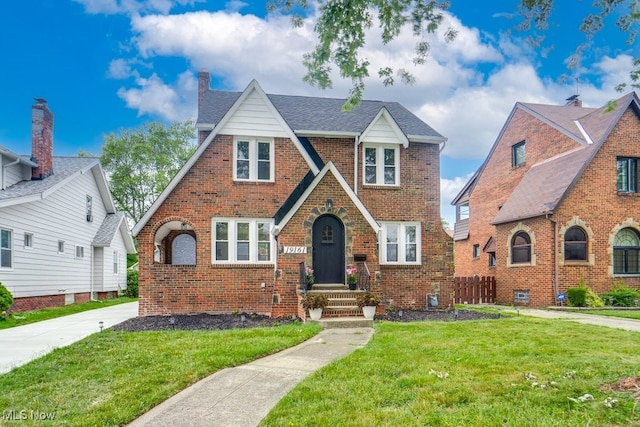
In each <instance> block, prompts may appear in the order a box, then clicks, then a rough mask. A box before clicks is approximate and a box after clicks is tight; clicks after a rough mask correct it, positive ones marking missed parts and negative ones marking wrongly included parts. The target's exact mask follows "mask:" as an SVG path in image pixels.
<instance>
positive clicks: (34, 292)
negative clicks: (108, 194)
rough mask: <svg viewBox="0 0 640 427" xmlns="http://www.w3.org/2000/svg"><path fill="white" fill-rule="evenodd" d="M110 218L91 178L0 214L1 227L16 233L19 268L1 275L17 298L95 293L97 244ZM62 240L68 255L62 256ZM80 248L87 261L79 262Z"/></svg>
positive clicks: (80, 178) (79, 179)
mask: <svg viewBox="0 0 640 427" xmlns="http://www.w3.org/2000/svg"><path fill="white" fill-rule="evenodd" d="M87 194H88V195H90V196H92V197H93V215H94V220H93V222H87V220H86V215H85V207H86V196H87ZM105 215H106V210H105V208H104V205H103V203H102V198H101V197H100V194H99V192H98V187H97V185H96V182H95V180H94V178H93V175H92V174H91V173H85V174H83V175H80V176H78V177H77V178H75V179H74V180H73V181H72V182H69V183H68V185H66V186H65V187H63V188H61V189H59V190H58V191H56V192H55V193H53V194H52V195H50V196H49V197H47V198H45V199H43V200H40V201H37V202H31V203H23V204H19V205H13V206H9V207H6V208H2V209H0V227H3V228H8V229H11V230H12V232H13V242H12V243H13V245H12V246H13V268H12V269H10V270H7V269H0V281H2V283H3V284H4V285H5V286H6V287H7V288H8V289H9V291H11V293H12V294H13V296H14V297H26V296H38V295H55V294H62V293H65V294H68V293H78V292H89V291H90V289H91V271H92V268H91V267H92V255H93V254H92V242H93V238H94V236H95V234H96V232H97V231H98V228H99V227H100V225H101V223H102V220H103V218H104V217H105ZM25 232H27V233H31V234H33V248H31V249H25V247H24V244H23V242H24V233H25ZM60 240H63V241H64V242H65V253H64V254H59V253H58V241H60ZM76 245H81V246H84V258H76V257H75V246H76ZM124 252H125V251H123V253H124Z"/></svg>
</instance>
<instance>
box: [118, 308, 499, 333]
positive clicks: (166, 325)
mask: <svg viewBox="0 0 640 427" xmlns="http://www.w3.org/2000/svg"><path fill="white" fill-rule="evenodd" d="M457 312H458V314H457V316H456V314H455V311H454V310H428V311H427V310H398V311H387V313H386V314H384V315H381V316H378V315H376V320H386V321H390V322H415V321H429V320H437V321H460V320H480V319H497V318H499V317H500V316H499V315H497V314H490V313H481V312H478V311H474V310H457ZM243 318H244V320H243ZM171 319H173V320H171ZM298 321H299V319H295V318H292V317H268V316H264V315H260V314H255V313H254V314H247V313H240V314H207V313H202V314H191V315H174V316H145V317H135V318H133V319H129V320H125V321H124V322H122V323H119V324H117V325H115V326H114V327H113V328H112V329H113V330H115V331H161V330H171V329H180V330H211V329H235V328H255V327H264V326H277V325H286V324H290V323H294V322H298Z"/></svg>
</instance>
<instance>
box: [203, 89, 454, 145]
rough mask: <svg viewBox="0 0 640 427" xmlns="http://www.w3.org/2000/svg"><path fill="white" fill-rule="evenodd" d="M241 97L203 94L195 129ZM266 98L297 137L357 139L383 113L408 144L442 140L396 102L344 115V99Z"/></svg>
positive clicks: (369, 105)
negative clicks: (350, 137)
mask: <svg viewBox="0 0 640 427" xmlns="http://www.w3.org/2000/svg"><path fill="white" fill-rule="evenodd" d="M243 93H244V92H226V91H217V90H209V91H207V92H206V93H205V94H204V97H203V102H202V105H201V106H200V108H199V111H198V120H197V123H198V127H199V128H206V127H212V126H215V125H217V124H218V123H219V122H220V121H221V120H222V119H223V117H224V116H225V115H226V114H227V112H228V111H229V109H230V108H231V106H232V105H233V104H234V103H235V102H236V101H237V100H238V98H240V96H241V95H242V94H243ZM267 97H268V98H269V100H270V101H271V103H272V104H273V106H274V107H275V108H276V109H277V110H278V112H279V113H280V115H281V116H282V118H283V119H284V120H285V121H286V122H287V124H288V126H289V127H290V128H291V129H292V130H293V132H294V133H296V134H297V135H336V136H337V135H343V136H347V135H354V136H355V135H360V134H362V133H363V132H364V131H365V130H366V129H367V128H368V127H369V126H370V125H371V123H372V122H374V120H375V119H376V117H377V116H378V115H379V114H380V112H381V110H382V109H386V110H387V112H388V114H389V116H390V117H391V118H392V119H393V121H394V122H395V123H396V124H397V126H398V127H399V129H400V130H401V131H402V133H403V134H404V135H406V137H407V138H409V140H411V141H414V142H432V143H440V142H444V141H445V140H446V138H445V137H443V136H442V135H440V134H439V133H438V132H436V131H435V130H434V129H433V128H432V127H430V126H429V125H427V124H426V123H425V122H423V121H422V120H420V119H419V118H418V117H417V116H416V115H414V114H413V113H412V112H410V111H409V110H407V109H406V108H405V107H403V106H402V105H401V104H399V103H397V102H385V101H368V100H363V101H362V102H361V103H360V105H358V106H357V107H355V108H353V109H352V110H350V111H344V110H343V109H342V106H343V105H344V99H338V98H317V97H311V96H292V95H269V94H268V95H267Z"/></svg>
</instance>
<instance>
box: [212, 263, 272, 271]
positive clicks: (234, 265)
mask: <svg viewBox="0 0 640 427" xmlns="http://www.w3.org/2000/svg"><path fill="white" fill-rule="evenodd" d="M274 266H275V264H274V263H272V262H260V263H257V262H255V263H253V262H224V263H223V262H213V263H211V267H213V268H264V269H267V268H269V269H273V267H274Z"/></svg>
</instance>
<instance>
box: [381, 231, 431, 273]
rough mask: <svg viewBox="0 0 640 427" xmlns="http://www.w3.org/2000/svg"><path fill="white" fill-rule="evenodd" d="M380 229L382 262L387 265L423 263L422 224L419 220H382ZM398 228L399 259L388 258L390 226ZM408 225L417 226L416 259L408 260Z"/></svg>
mask: <svg viewBox="0 0 640 427" xmlns="http://www.w3.org/2000/svg"><path fill="white" fill-rule="evenodd" d="M380 225H381V230H380V245H379V246H380V264H386V265H420V264H421V263H422V226H421V224H420V223H419V222H382V223H381V224H380ZM391 227H397V228H398V241H397V244H398V261H388V260H387V233H388V230H389V228H391ZM407 227H415V228H416V241H415V245H416V260H415V261H407V260H406V258H407V253H406V252H407V251H406V247H407V244H410V242H407V241H406V235H407V234H406V229H407Z"/></svg>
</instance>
